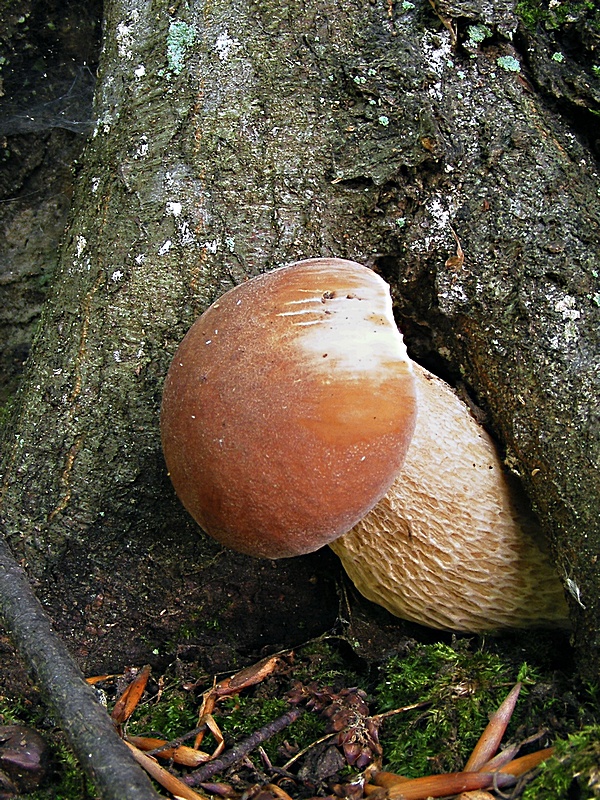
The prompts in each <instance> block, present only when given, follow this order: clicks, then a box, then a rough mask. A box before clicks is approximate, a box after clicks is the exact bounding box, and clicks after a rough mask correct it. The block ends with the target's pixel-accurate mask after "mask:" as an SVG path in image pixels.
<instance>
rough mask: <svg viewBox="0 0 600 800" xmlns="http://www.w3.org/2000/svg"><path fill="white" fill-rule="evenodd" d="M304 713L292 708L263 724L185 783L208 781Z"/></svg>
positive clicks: (191, 784) (194, 773)
mask: <svg viewBox="0 0 600 800" xmlns="http://www.w3.org/2000/svg"><path fill="white" fill-rule="evenodd" d="M303 713H304V712H303V710H302V709H301V708H291V709H290V710H289V711H286V713H285V714H282V716H281V717H277V719H274V720H273V722H269V723H267V724H266V725H263V727H262V728H259V729H258V730H257V731H255V732H254V733H253V734H252V735H251V736H249V737H248V738H247V739H244V741H243V742H240V743H239V744H237V745H236V746H235V747H232V748H231V750H228V751H227V752H226V753H224V754H223V755H222V756H221V758H216V759H214V761H209V762H208V763H207V764H204V766H202V767H200V769H197V770H195V772H192V773H191V774H190V775H188V776H187V777H185V778H184V779H183V781H184V783H187V785H188V786H198V785H199V784H201V783H206V781H209V780H210V779H211V778H212V777H213V775H217V774H218V773H219V772H222V771H223V770H224V769H227V768H228V767H231V766H232V765H233V764H235V763H236V762H237V761H241V760H242V759H243V758H245V757H246V756H247V755H248V753H250V752H252V750H254V748H255V747H258V745H259V744H262V743H263V742H266V741H267V739H270V738H271V736H274V735H275V734H276V733H279V732H280V731H282V730H283V729H284V728H287V726H288V725H291V724H292V722H295V721H296V720H297V719H298V718H299V717H301V716H302V714H303Z"/></svg>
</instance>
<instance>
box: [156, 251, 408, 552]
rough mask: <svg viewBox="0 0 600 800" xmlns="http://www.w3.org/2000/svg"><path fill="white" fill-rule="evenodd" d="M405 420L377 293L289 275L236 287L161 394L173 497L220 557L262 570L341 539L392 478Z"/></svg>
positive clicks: (403, 364) (187, 342) (329, 264)
mask: <svg viewBox="0 0 600 800" xmlns="http://www.w3.org/2000/svg"><path fill="white" fill-rule="evenodd" d="M415 416H416V409H415V390H414V378H413V374H412V367H411V364H410V361H409V359H408V357H407V355H406V349H405V347H404V342H403V340H402V336H401V335H400V333H399V331H398V329H397V327H396V325H395V322H394V317H393V314H392V301H391V298H390V294H389V290H388V286H387V284H386V283H385V282H384V281H383V280H382V279H381V278H380V277H379V276H377V275H376V274H375V273H374V272H373V271H372V270H369V269H367V268H366V267H362V266H360V265H359V264H355V263H353V262H351V261H342V260H338V259H326V258H324V259H314V260H309V261H300V262H298V263H296V264H293V265H290V266H287V267H282V268H280V269H276V270H274V271H272V272H269V273H267V274H264V275H260V276H259V277H257V278H254V279H253V280H250V281H248V282H247V283H243V284H241V285H240V286H236V287H235V288H234V289H232V290H230V291H229V292H226V294H224V295H223V296H222V297H221V298H220V299H219V300H217V301H216V302H215V303H213V305H212V306H210V308H209V309H208V310H207V311H205V313H204V314H203V315H202V316H201V317H200V318H199V319H198V320H197V321H196V322H195V323H194V324H193V325H192V327H191V329H190V330H189V332H188V334H187V335H186V337H185V338H184V340H183V342H182V343H181V345H180V347H179V349H178V350H177V352H176V354H175V357H174V359H173V362H172V364H171V367H170V369H169V373H168V375H167V379H166V382H165V388H164V393H163V402H162V410H161V433H162V442H163V451H164V454H165V460H166V462H167V468H168V470H169V473H170V475H171V480H172V482H173V485H174V487H175V491H176V492H177V494H178V495H179V498H180V499H181V501H182V502H183V504H184V506H185V507H186V508H187V510H188V511H189V512H190V513H191V515H192V516H193V517H194V519H195V520H196V521H197V522H198V523H199V524H200V526H201V527H202V528H203V529H204V530H205V531H206V532H207V533H209V534H210V535H211V536H213V537H214V538H215V539H217V540H218V541H220V542H221V543H222V544H225V545H227V546H228V547H231V548H233V549H235V550H240V551H241V552H243V553H248V554H250V555H254V556H261V557H265V558H282V557H286V556H294V555H299V554H301V553H307V552H310V551H312V550H316V549H318V548H319V547H322V546H323V545H325V544H327V543H328V542H330V541H332V540H333V539H335V538H337V537H338V536H340V535H341V534H342V533H347V532H348V531H349V530H350V529H351V528H352V526H353V525H355V523H357V522H358V521H359V520H360V519H361V518H362V517H364V515H365V514H366V513H367V512H368V511H370V510H371V508H372V507H373V506H374V505H375V503H377V501H378V500H380V499H381V498H382V497H383V496H384V495H385V493H386V492H387V490H388V489H389V487H390V486H391V484H392V482H393V481H394V478H395V477H396V475H397V474H398V471H399V470H400V467H401V466H402V462H403V460H404V456H405V453H406V450H407V448H408V445H409V442H410V438H411V436H412V432H413V429H414V423H415Z"/></svg>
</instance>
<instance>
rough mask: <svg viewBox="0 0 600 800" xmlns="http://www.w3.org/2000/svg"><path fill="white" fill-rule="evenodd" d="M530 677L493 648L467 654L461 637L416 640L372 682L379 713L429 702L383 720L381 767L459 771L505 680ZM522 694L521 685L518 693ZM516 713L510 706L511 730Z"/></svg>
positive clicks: (507, 684)
mask: <svg viewBox="0 0 600 800" xmlns="http://www.w3.org/2000/svg"><path fill="white" fill-rule="evenodd" d="M535 678H536V674H535V671H534V670H532V669H531V668H530V667H528V666H527V665H526V664H523V665H521V668H520V669H518V668H517V667H515V666H512V665H511V664H510V663H509V662H507V661H506V660H504V659H502V658H500V657H499V656H497V655H495V654H493V653H489V652H486V651H484V650H481V649H478V650H475V651H474V652H473V651H471V650H470V649H469V642H468V641H467V640H461V641H459V642H458V643H456V644H455V645H454V646H450V645H446V644H441V643H438V644H433V645H426V646H418V647H416V648H415V649H414V650H413V651H412V652H410V653H409V654H408V655H407V656H404V657H402V658H399V657H395V658H392V659H391V660H390V661H389V662H388V663H387V664H386V666H385V668H384V670H383V675H382V680H381V682H380V684H379V686H378V688H377V696H378V700H379V708H378V711H380V712H383V711H390V710H392V709H395V708H400V707H404V706H409V705H412V704H414V703H429V704H428V705H427V707H422V708H418V709H414V710H412V711H409V712H406V713H401V714H398V715H396V716H393V717H390V718H389V719H388V721H387V722H386V724H385V727H384V731H383V736H382V742H383V751H384V758H385V769H389V770H390V771H392V772H397V773H399V774H401V775H406V776H408V777H419V776H421V775H426V774H430V773H432V772H452V771H454V770H459V769H461V768H462V766H463V765H464V762H465V760H466V759H467V757H468V755H469V753H470V752H471V750H472V749H473V747H474V746H475V744H476V742H477V740H478V738H479V736H480V735H481V733H482V732H483V729H484V728H485V726H486V724H487V722H488V718H489V715H490V714H491V713H492V712H493V711H495V710H496V709H497V707H498V706H499V705H500V703H501V702H502V700H503V699H504V698H505V697H506V695H507V694H508V692H509V690H510V688H511V687H512V685H514V683H516V681H517V680H522V681H532V680H535ZM525 694H526V689H523V690H522V695H521V697H523V696H524V695H525ZM520 716H521V714H520V712H519V706H517V711H516V712H515V714H514V718H513V720H512V721H511V726H510V729H514V728H515V726H516V725H517V724H518V723H519V721H520ZM510 729H509V730H510Z"/></svg>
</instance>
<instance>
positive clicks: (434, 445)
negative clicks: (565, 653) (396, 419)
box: [331, 364, 567, 632]
mask: <svg viewBox="0 0 600 800" xmlns="http://www.w3.org/2000/svg"><path fill="white" fill-rule="evenodd" d="M413 367H414V372H415V378H416V385H417V405H418V416H417V425H416V428H415V432H414V435H413V439H412V442H411V445H410V448H409V451H408V454H407V456H406V460H405V462H404V466H403V468H402V470H401V471H400V472H399V474H398V476H397V478H396V480H395V481H394V484H393V486H392V488H391V489H390V491H389V492H388V493H387V495H386V496H385V498H383V500H381V501H380V502H379V503H378V504H377V506H376V507H375V508H374V509H373V511H371V512H370V513H369V514H367V516H366V517H365V518H364V519H362V520H361V521H360V522H359V523H358V525H356V526H355V528H354V529H353V530H352V531H351V532H350V533H348V534H347V535H346V536H342V537H341V538H340V539H338V540H337V541H335V542H333V543H332V544H331V547H332V549H333V550H334V551H335V552H336V553H337V554H338V556H339V557H340V559H341V561H342V564H343V566H344V569H345V570H346V572H347V573H348V575H349V576H350V578H351V579H352V581H353V582H354V583H355V585H356V586H357V588H358V589H359V591H360V592H361V593H362V594H363V595H364V596H365V597H367V598H368V599H369V600H372V601H374V602H376V603H378V604H379V605H382V606H384V608H387V609H388V610H389V611H391V612H392V614H395V615H396V616H398V617H402V618H404V619H409V620H412V621H414V622H418V623H420V624H422V625H428V626H429V627H433V628H445V629H449V630H460V631H469V632H478V631H490V630H494V629H500V628H510V627H542V626H550V627H555V626H565V625H566V624H567V605H566V602H565V598H564V593H563V590H562V586H561V584H560V581H559V579H558V575H557V573H556V570H555V569H554V566H553V565H552V563H551V561H550V558H549V556H548V554H547V552H546V550H545V548H544V543H543V539H542V537H541V533H540V529H539V525H538V523H537V520H536V519H535V517H534V515H533V513H532V512H531V510H530V508H529V505H528V503H527V501H526V498H525V497H524V494H523V493H522V491H521V490H520V487H519V486H518V485H517V484H516V482H514V483H513V481H511V480H510V477H509V476H508V475H507V474H506V473H505V471H504V469H503V467H502V464H501V462H500V459H499V457H498V454H497V451H496V447H495V445H494V443H493V441H492V440H491V439H490V437H489V436H488V435H487V433H486V432H485V431H484V430H483V428H482V427H481V426H480V425H479V424H478V423H477V422H476V421H475V419H474V418H473V417H472V415H471V413H470V411H469V409H468V408H467V406H466V405H465V403H463V402H462V401H461V400H460V399H459V398H458V397H457V396H456V395H455V394H454V392H453V391H452V389H451V388H450V387H449V386H448V385H447V384H446V383H444V382H443V381H441V380H439V379H438V378H436V377H435V376H433V375H431V374H430V373H429V372H427V371H426V370H424V369H423V368H421V367H419V366H418V365H417V364H414V365H413Z"/></svg>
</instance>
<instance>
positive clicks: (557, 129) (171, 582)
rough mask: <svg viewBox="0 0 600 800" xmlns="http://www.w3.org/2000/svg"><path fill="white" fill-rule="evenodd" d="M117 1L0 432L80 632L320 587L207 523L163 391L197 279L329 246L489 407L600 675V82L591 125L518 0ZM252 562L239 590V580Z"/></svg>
mask: <svg viewBox="0 0 600 800" xmlns="http://www.w3.org/2000/svg"><path fill="white" fill-rule="evenodd" d="M105 14H106V19H105V37H104V48H103V52H102V57H101V66H100V73H99V84H98V91H97V100H96V103H97V117H98V121H97V125H96V129H95V132H94V134H93V136H92V138H91V139H90V142H89V144H88V147H87V150H86V153H85V158H84V167H83V169H82V172H81V174H80V176H79V180H78V186H77V191H76V196H75V200H74V210H73V215H72V220H71V223H70V227H69V229H68V231H67V236H66V238H65V242H64V247H63V250H62V254H61V259H60V267H59V270H58V273H57V275H56V279H55V284H54V288H53V292H52V295H51V297H50V299H49V300H48V302H47V304H46V306H45V309H44V313H43V321H42V326H41V329H40V332H39V335H38V337H37V340H36V343H35V346H34V348H33V352H32V355H31V358H30V360H29V363H28V366H27V371H26V375H25V378H24V383H23V389H22V392H21V396H20V399H19V403H18V406H17V409H16V411H15V414H14V417H13V420H12V423H11V425H10V427H9V428H8V429H7V431H6V434H5V437H4V479H3V485H2V505H1V511H2V525H3V529H4V531H5V535H6V537H7V539H8V541H9V542H10V545H11V547H12V548H13V550H14V552H15V553H17V554H18V556H19V557H20V558H21V559H22V560H23V563H24V564H26V566H27V569H28V570H29V574H30V575H31V577H32V580H33V581H34V582H35V584H36V587H37V591H38V593H39V595H40V597H41V598H42V599H43V601H44V602H45V603H46V604H47V605H48V606H49V608H50V609H51V611H52V614H53V617H54V619H55V620H56V621H57V623H58V624H59V626H60V628H61V630H63V631H65V632H71V635H72V639H73V642H74V646H75V650H76V654H77V655H78V657H79V658H80V659H82V660H83V661H86V662H87V663H89V664H94V665H98V664H101V663H106V661H110V659H111V658H113V659H114V658H119V659H126V658H128V657H130V656H131V653H132V651H131V650H129V651H128V649H127V648H128V642H126V641H124V639H128V638H129V639H130V638H131V633H132V632H133V631H134V630H135V629H136V628H139V627H142V628H144V629H145V630H146V635H147V640H146V642H145V643H142V645H141V648H142V649H144V647H145V648H146V649H147V650H152V649H162V651H163V652H164V651H165V650H168V645H167V646H165V644H164V642H162V641H161V639H164V638H165V636H167V635H168V636H173V635H175V634H174V631H175V628H174V627H173V625H172V626H171V627H169V623H168V620H164V619H162V618H161V616H160V615H161V610H164V609H165V608H167V607H168V608H169V614H171V613H173V614H175V616H177V615H179V616H178V617H177V623H178V624H179V623H183V622H185V621H186V620H189V619H190V618H191V617H192V615H193V612H194V608H196V609H197V608H198V606H199V605H202V604H214V606H213V607H214V609H215V610H214V613H215V617H216V618H217V617H218V620H219V622H220V624H222V623H223V621H225V623H226V624H228V625H231V626H233V625H243V624H244V618H246V617H247V616H248V612H249V611H250V614H251V615H255V618H261V619H266V617H267V616H268V615H269V614H270V613H271V612H272V606H270V604H271V602H272V600H273V596H272V595H269V594H268V593H267V594H265V592H267V589H268V587H271V588H272V587H273V585H275V586H277V588H278V589H279V588H280V587H281V591H282V592H284V591H288V596H289V597H300V598H301V599H302V600H301V602H302V604H303V608H304V604H306V606H305V608H308V607H309V606H310V603H311V602H314V603H315V606H319V605H321V602H320V598H319V593H318V589H317V588H315V586H314V584H308V583H307V581H308V577H309V576H311V575H313V573H315V570H317V572H318V569H317V567H316V566H315V563H316V562H314V561H310V559H309V560H308V561H307V560H298V561H297V562H296V561H294V562H284V563H282V564H277V565H271V564H266V565H265V564H260V563H259V562H253V561H252V560H251V559H245V558H243V557H241V556H235V555H232V554H225V553H223V552H222V551H220V550H219V549H218V548H217V547H216V545H214V544H213V543H211V542H209V541H208V540H207V539H205V538H203V537H201V536H199V535H198V532H197V530H196V528H195V527H194V526H193V525H192V524H191V522H190V521H189V520H188V519H187V517H186V515H185V514H184V512H183V511H182V510H181V509H180V507H179V506H178V504H177V501H176V499H175V498H174V496H173V493H172V490H171V489H170V486H169V483H168V479H167V477H166V475H165V470H164V465H163V461H162V457H161V452H160V442H159V433H158V414H159V404H160V392H161V384H162V380H163V378H164V375H165V373H166V370H167V368H168V364H169V360H170V358H171V356H172V354H173V352H174V350H175V348H176V346H177V344H178V342H179V340H180V339H181V338H182V336H183V334H184V333H185V331H186V330H187V328H188V327H189V325H190V324H191V322H192V321H193V319H194V318H195V317H196V316H197V315H198V314H199V313H200V312H201V311H202V310H203V309H204V308H205V307H206V305H207V304H208V303H209V302H211V301H212V300H214V299H215V298H216V297H217V296H219V295H220V294H221V293H222V292H223V291H225V290H226V289H228V288H230V287H231V286H233V285H234V284H237V283H239V282H240V281H243V280H245V279H246V278H247V277H250V276H252V275H255V274H257V273H259V272H261V271H264V270H266V269H270V268H272V267H275V266H279V265H281V264H284V263H286V262H289V261H294V260H297V259H300V258H304V257H312V256H324V255H335V256H340V257H347V258H352V259H354V260H357V261H359V262H362V263H365V264H367V265H369V266H372V267H373V268H375V269H377V270H378V271H379V272H380V273H381V274H382V275H383V276H384V277H385V278H387V279H388V280H389V281H390V282H391V284H392V286H393V288H394V294H395V300H396V306H397V311H398V318H399V320H400V323H401V326H402V328H403V329H404V330H405V333H406V338H407V341H408V344H409V347H410V350H411V354H412V355H413V356H414V357H415V358H417V359H420V360H421V361H423V362H424V363H425V364H426V365H427V366H429V367H430V368H432V367H433V368H434V371H438V372H440V373H442V375H443V376H445V377H448V378H450V379H451V380H453V381H454V382H462V383H463V384H464V387H465V391H467V392H468V393H469V394H471V396H472V398H474V400H475V401H476V402H477V403H478V404H479V405H480V406H481V407H482V408H483V409H484V411H485V412H486V414H487V415H488V423H489V427H490V428H491V430H492V431H493V432H494V433H495V434H496V436H497V437H498V439H499V441H500V442H501V443H502V445H503V446H504V448H505V450H506V458H507V463H508V465H509V466H510V468H511V469H513V470H514V471H515V472H517V473H518V474H519V475H520V476H521V478H522V479H523V482H524V484H525V487H526V489H527V491H528V492H529V494H530V496H531V498H532V500H533V503H534V505H535V507H536V509H537V510H538V512H539V514H540V518H541V521H542V524H543V526H544V527H545V529H546V531H547V532H548V534H549V536H550V538H551V541H552V545H553V548H554V552H555V555H556V562H557V567H558V569H559V572H560V574H561V576H562V578H563V580H564V581H565V585H566V587H567V589H568V590H569V597H570V600H571V606H572V610H573V620H574V625H575V641H576V644H577V646H578V653H579V659H580V662H579V663H580V668H581V671H582V673H583V674H585V675H588V676H590V675H595V674H596V671H597V668H598V662H599V653H600V634H599V631H600V609H599V600H598V597H599V596H600V592H599V589H600V578H599V570H598V568H597V563H596V559H597V553H598V551H599V545H600V530H599V524H598V513H597V509H598V499H599V498H598V480H597V464H598V455H599V449H600V448H599V442H598V438H599V437H598V430H599V428H598V413H597V399H596V398H597V396H598V388H599V387H598V353H599V352H600V351H599V347H598V344H599V342H598V338H599V334H598V330H599V327H598V316H599V314H600V309H599V307H598V305H599V303H600V294H599V293H598V281H597V273H596V272H595V266H594V263H595V258H596V255H597V250H598V237H599V219H600V197H599V196H598V191H597V188H598V178H597V173H596V171H595V170H596V168H597V165H596V163H595V156H594V153H593V151H592V149H591V146H590V144H589V143H588V141H587V140H586V138H585V130H584V128H585V124H583V123H582V119H583V120H584V122H585V120H587V119H588V118H587V117H585V113H587V112H586V110H585V103H584V104H583V106H584V107H583V109H582V108H581V105H580V106H579V109H580V110H579V112H578V114H579V116H578V118H577V120H578V121H577V125H575V124H574V123H573V122H572V121H571V120H570V119H569V117H568V113H567V112H568V110H569V107H568V104H566V105H565V106H564V107H565V109H566V111H565V112H564V113H563V112H561V110H559V109H557V107H553V106H552V105H551V104H550V103H549V102H548V96H547V94H545V90H544V86H543V82H542V81H541V80H540V83H539V85H538V83H536V74H540V73H539V70H538V72H536V69H535V65H533V66H532V65H529V66H528V58H529V55H530V53H531V52H532V50H531V48H529V49H528V47H526V46H525V44H524V43H525V41H526V39H525V34H524V32H523V30H522V29H520V28H519V27H518V22H517V19H516V17H515V15H514V9H513V6H512V4H511V3H510V2H508V1H507V0H502V1H501V0H496V2H486V3H481V4H480V3H477V2H473V3H471V4H470V5H469V4H462V5H460V6H459V5H456V6H452V5H446V6H444V7H441V6H440V7H439V8H438V14H437V15H436V14H435V13H434V11H433V9H432V8H431V6H430V5H429V3H426V2H415V3H414V4H413V3H398V4H396V5H394V4H392V3H384V2H380V1H378V2H374V3H372V4H366V3H359V2H352V0H351V1H350V2H345V3H339V4H337V3H335V2H333V0H307V2H305V3H291V4H283V5H282V4H277V3H272V2H271V0H256V1H255V2H243V1H242V0H240V1H239V2H236V3H234V4H233V5H232V4H231V3H225V2H222V1H221V0H216V2H213V3H210V4H206V3H204V2H201V1H200V0H194V1H193V2H190V3H188V4H186V5H183V4H181V5H179V4H175V5H174V6H169V7H168V8H167V6H166V5H165V4H163V3H162V2H159V0H157V1H156V2H154V3H146V2H142V0H109V2H108V3H107V7H106V10H105ZM453 16H454V17H456V18H458V23H456V22H455V21H454V20H453ZM471 27H472V28H473V31H478V33H477V34H475V33H473V31H472V30H471ZM457 32H458V41H455V39H456V35H457ZM481 37H483V39H481ZM511 37H512V40H511ZM536 41H537V40H536ZM520 47H522V48H523V49H522V50H521V49H519V48H520ZM538 55H539V53H538ZM548 59H550V56H548ZM544 63H546V62H544ZM517 69H519V70H520V71H516V70H517ZM593 79H594V76H593V75H592V76H590V81H592V80H593ZM586 97H587V96H586ZM586 102H587V99H586ZM590 102H591V101H590ZM582 115H583V116H582ZM589 119H590V120H591V119H592V117H591V116H590V117H589ZM461 253H462V256H461ZM240 571H242V572H243V573H244V575H246V576H247V577H249V580H250V584H248V583H246V584H244V587H245V591H247V587H248V585H254V586H257V587H260V588H258V589H257V593H256V595H254V596H253V599H251V600H249V599H248V598H247V597H244V598H242V597H241V595H242V594H243V593H244V592H242V591H240V592H239V594H240V596H235V597H234V599H233V600H232V595H235V593H236V591H237V590H236V589H235V587H236V586H237V587H238V589H239V584H236V574H237V573H239V572H240ZM316 580H317V582H318V587H321V586H326V583H323V581H324V580H325V579H324V578H322V576H321V573H319V576H318V577H317V578H316ZM191 583H193V584H194V587H195V588H194V589H193V590H191V591H189V592H188V593H187V594H185V592H186V589H189V586H190V584H191ZM265 587H266V588H265ZM261 592H262V594H261ZM184 594H185V597H186V600H185V601H181V597H182V596H183V595H184ZM311 598H312V599H311ZM315 598H316V601H315ZM178 602H180V603H181V606H180V609H179V611H173V608H175V606H176V605H177V603H178ZM249 603H250V605H249ZM291 603H292V601H291V600H290V608H291ZM325 605H326V604H325ZM234 606H235V608H233V607H234ZM261 606H262V607H263V608H261ZM261 614H262V615H263V617H261V616H260V615H261ZM167 616H168V615H167ZM265 624H266V622H265ZM292 627H293V626H292ZM294 630H298V628H294ZM235 635H237V633H236V634H235ZM227 636H228V637H229V641H233V645H232V646H233V647H234V648H235V647H236V646H237V647H238V649H239V640H238V641H237V643H236V641H234V639H233V638H232V637H234V634H233V633H232V632H231V631H227V634H226V637H227ZM226 637H225V638H226ZM264 643H269V641H268V637H267V636H266V635H265V638H264ZM255 644H256V639H255V640H254V645H255ZM246 646H248V645H247V643H246ZM111 648H112V649H111Z"/></svg>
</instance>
